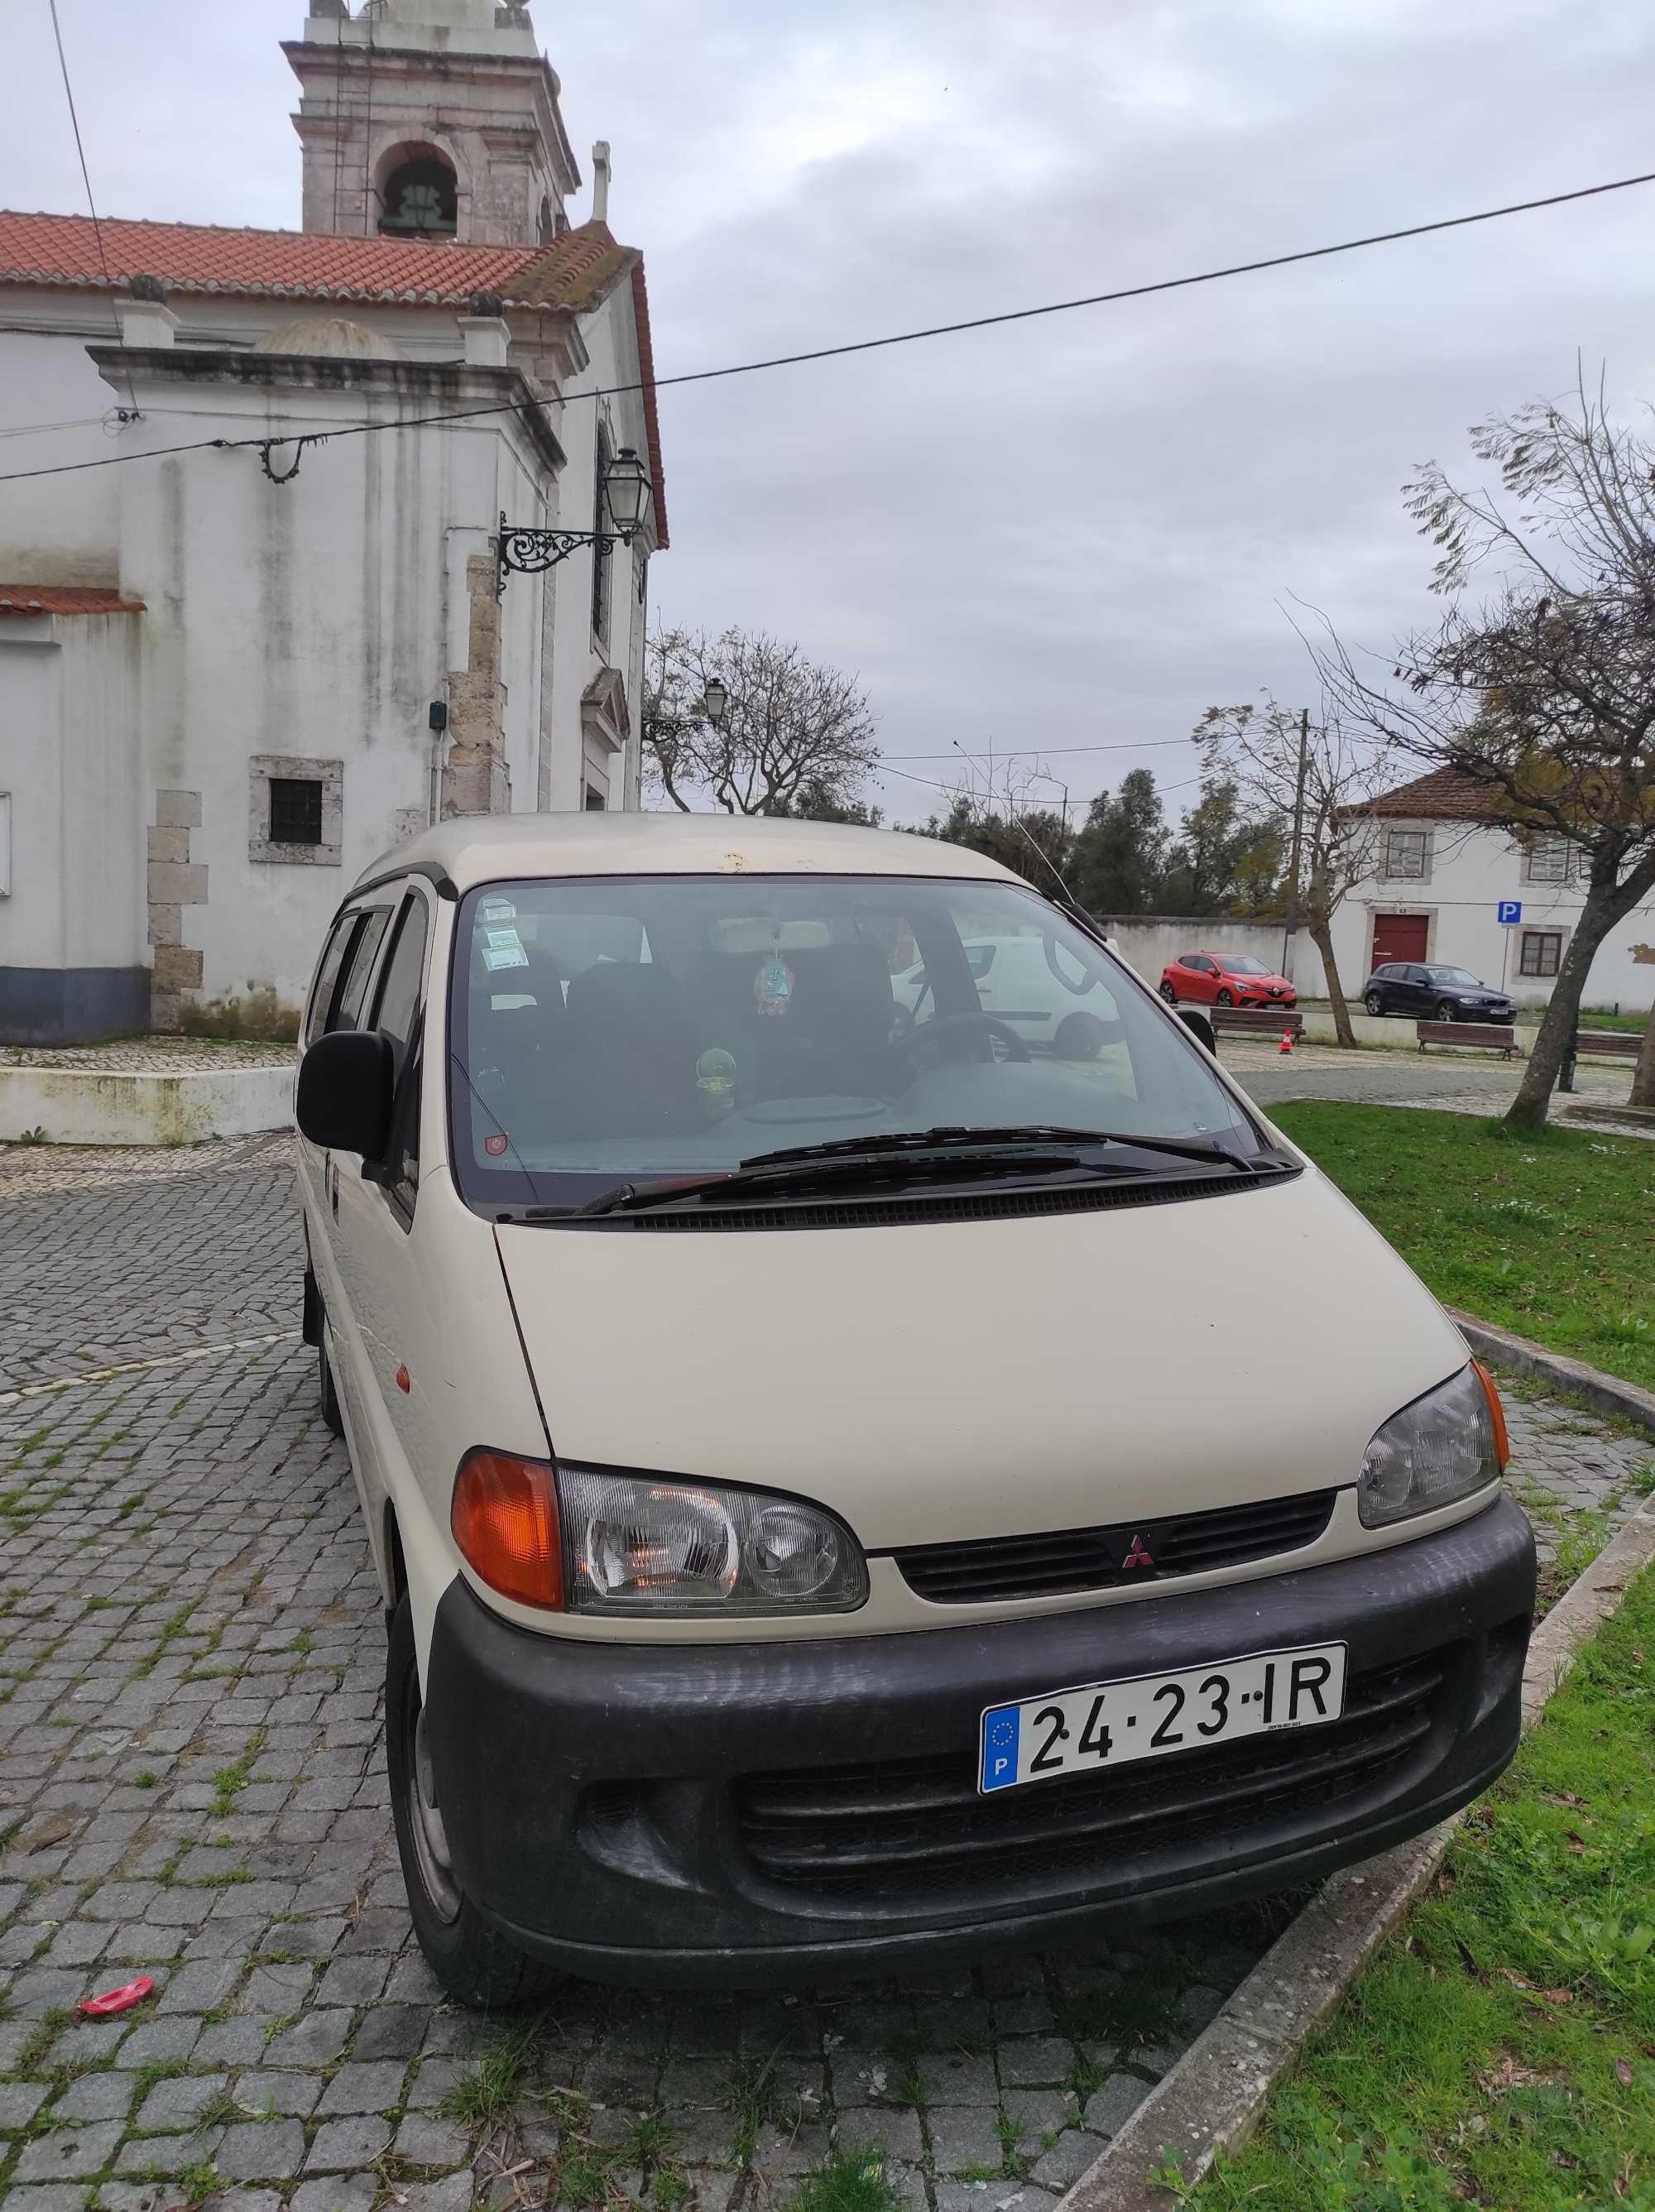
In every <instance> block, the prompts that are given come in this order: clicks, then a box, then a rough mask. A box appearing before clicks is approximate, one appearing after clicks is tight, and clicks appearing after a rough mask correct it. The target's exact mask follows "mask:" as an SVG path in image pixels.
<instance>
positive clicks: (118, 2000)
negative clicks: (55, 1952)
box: [77, 1974, 155, 2020]
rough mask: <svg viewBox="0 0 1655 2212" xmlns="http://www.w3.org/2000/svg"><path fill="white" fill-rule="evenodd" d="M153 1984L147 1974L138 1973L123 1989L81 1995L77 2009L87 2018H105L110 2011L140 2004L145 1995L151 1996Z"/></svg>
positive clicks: (120, 2010)
mask: <svg viewBox="0 0 1655 2212" xmlns="http://www.w3.org/2000/svg"><path fill="white" fill-rule="evenodd" d="M154 1995H155V1984H154V1982H153V1981H151V1980H150V1978H149V1975H148V1974H140V1975H139V1976H138V1978H137V1981H135V1982H128V1984H126V1987H125V1989H124V1990H110V1991H109V1992H108V1993H107V1995H106V1996H100V1997H83V1998H82V2000H81V2002H80V2005H79V2006H78V2008H77V2009H78V2010H79V2011H81V2012H83V2013H84V2014H85V2015H86V2016H87V2018H88V2020H107V2019H108V2017H109V2015H110V2014H111V2013H116V2012H131V2009H132V2008H133V2006H134V2005H141V2004H142V2003H143V2000H144V1999H145V1997H149V1996H154Z"/></svg>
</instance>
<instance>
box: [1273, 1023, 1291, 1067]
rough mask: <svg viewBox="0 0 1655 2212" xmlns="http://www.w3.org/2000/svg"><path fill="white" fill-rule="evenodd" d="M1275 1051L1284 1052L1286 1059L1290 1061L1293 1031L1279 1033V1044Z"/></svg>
mask: <svg viewBox="0 0 1655 2212" xmlns="http://www.w3.org/2000/svg"><path fill="white" fill-rule="evenodd" d="M1276 1050H1277V1051H1278V1052H1285V1053H1286V1054H1287V1057H1288V1058H1289V1059H1290V1060H1291V1059H1292V1057H1293V1031H1292V1030H1282V1032H1281V1043H1280V1044H1279V1045H1278V1046H1277V1047H1276Z"/></svg>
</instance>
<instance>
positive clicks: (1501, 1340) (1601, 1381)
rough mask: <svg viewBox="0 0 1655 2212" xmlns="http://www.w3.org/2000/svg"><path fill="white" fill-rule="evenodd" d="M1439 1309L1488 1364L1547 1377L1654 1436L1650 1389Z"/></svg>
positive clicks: (1542, 1378) (1595, 1407)
mask: <svg viewBox="0 0 1655 2212" xmlns="http://www.w3.org/2000/svg"><path fill="white" fill-rule="evenodd" d="M1445 1311H1446V1313H1447V1315H1448V1318H1449V1319H1450V1321H1451V1322H1453V1323H1454V1326H1455V1327H1456V1328H1457V1329H1458V1331H1459V1333H1460V1334H1461V1335H1462V1336H1463V1338H1464V1339H1465V1341H1466V1342H1467V1343H1468V1344H1469V1346H1470V1347H1471V1349H1472V1351H1473V1352H1476V1355H1477V1357H1478V1358H1480V1359H1486V1360H1487V1361H1488V1364H1489V1365H1490V1366H1491V1367H1503V1368H1506V1370H1508V1371H1509V1372H1511V1373H1512V1374H1515V1375H1527V1376H1532V1377H1533V1379H1534V1380H1535V1381H1536V1382H1537V1383H1550V1384H1551V1386H1552V1388H1553V1389H1555V1390H1567V1391H1568V1392H1569V1393H1570V1394H1571V1395H1573V1396H1574V1397H1577V1398H1584V1399H1585V1401H1586V1403H1587V1404H1588V1405H1589V1406H1590V1407H1591V1408H1592V1410H1593V1412H1594V1413H1608V1414H1609V1415H1611V1416H1612V1417H1613V1418H1614V1419H1616V1420H1622V1421H1630V1422H1631V1423H1632V1425H1633V1426H1634V1428H1639V1429H1642V1430H1644V1431H1646V1434H1648V1435H1650V1436H1652V1437H1655V1392H1651V1391H1648V1390H1642V1389H1640V1388H1639V1387H1638V1385H1637V1384H1636V1383H1623V1382H1622V1380H1621V1378H1620V1376H1618V1375H1605V1374H1603V1372H1602V1371H1601V1370H1599V1369H1597V1368H1596V1367H1588V1366H1587V1365H1586V1364H1585V1360H1583V1359H1570V1358H1566V1357H1565V1355H1564V1354H1563V1353H1562V1352H1548V1351H1547V1349H1546V1347H1545V1346H1544V1345H1543V1344H1531V1343H1530V1340H1529V1339H1528V1338H1527V1337H1526V1336H1518V1335H1517V1334H1514V1333H1513V1332H1512V1330H1511V1329H1509V1328H1495V1327H1494V1323H1493V1322H1487V1321H1479V1320H1478V1319H1477V1317H1476V1315H1475V1314H1468V1313H1461V1312H1459V1311H1458V1310H1457V1308H1455V1307H1453V1306H1449V1307H1446V1308H1445Z"/></svg>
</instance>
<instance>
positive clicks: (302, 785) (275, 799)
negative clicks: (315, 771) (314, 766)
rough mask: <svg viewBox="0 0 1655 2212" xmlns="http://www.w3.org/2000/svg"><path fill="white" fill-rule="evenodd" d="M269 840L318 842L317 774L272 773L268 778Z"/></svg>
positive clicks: (319, 793)
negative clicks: (288, 774) (314, 775)
mask: <svg viewBox="0 0 1655 2212" xmlns="http://www.w3.org/2000/svg"><path fill="white" fill-rule="evenodd" d="M270 841H271V844H272V845H319V844H320V843H321V842H322V786H321V780H320V778H319V777H312V776H286V775H273V776H272V777H271V780H270Z"/></svg>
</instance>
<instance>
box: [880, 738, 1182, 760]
mask: <svg viewBox="0 0 1655 2212" xmlns="http://www.w3.org/2000/svg"><path fill="white" fill-rule="evenodd" d="M1194 743H1195V739H1194V738H1114V739H1112V740H1111V741H1110V743H1109V744H1100V745H996V746H995V759H996V760H1068V759H1071V758H1073V757H1074V755H1075V754H1076V753H1148V752H1156V751H1159V750H1164V749H1165V747H1166V746H1168V745H1190V744H1194ZM885 757H886V758H887V759H889V760H899V761H935V760H949V759H951V758H952V748H951V749H950V750H949V751H948V752H946V753H890V754H887V755H886V756H885Z"/></svg>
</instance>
